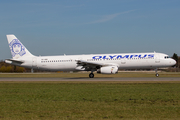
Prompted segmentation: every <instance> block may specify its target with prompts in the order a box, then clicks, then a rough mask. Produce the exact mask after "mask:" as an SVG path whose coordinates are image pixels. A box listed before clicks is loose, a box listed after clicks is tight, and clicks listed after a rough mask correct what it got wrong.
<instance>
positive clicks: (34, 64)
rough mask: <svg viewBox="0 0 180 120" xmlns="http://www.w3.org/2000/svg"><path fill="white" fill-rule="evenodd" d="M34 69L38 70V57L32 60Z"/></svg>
mask: <svg viewBox="0 0 180 120" xmlns="http://www.w3.org/2000/svg"><path fill="white" fill-rule="evenodd" d="M32 68H37V58H36V57H34V58H33V59H32Z"/></svg>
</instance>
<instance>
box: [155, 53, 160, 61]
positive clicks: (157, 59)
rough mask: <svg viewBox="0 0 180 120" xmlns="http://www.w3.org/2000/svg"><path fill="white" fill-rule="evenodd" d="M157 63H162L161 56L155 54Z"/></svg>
mask: <svg viewBox="0 0 180 120" xmlns="http://www.w3.org/2000/svg"><path fill="white" fill-rule="evenodd" d="M155 63H160V55H159V54H155Z"/></svg>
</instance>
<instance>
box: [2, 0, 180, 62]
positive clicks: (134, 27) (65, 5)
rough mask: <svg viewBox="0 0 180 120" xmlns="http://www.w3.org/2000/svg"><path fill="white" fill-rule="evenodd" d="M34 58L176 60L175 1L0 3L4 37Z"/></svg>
mask: <svg viewBox="0 0 180 120" xmlns="http://www.w3.org/2000/svg"><path fill="white" fill-rule="evenodd" d="M7 34H14V35H16V37H17V38H18V39H19V40H20V41H21V42H22V43H23V44H24V46H26V48H27V49H28V50H29V51H30V52H31V53H32V54H34V55H63V54H67V55H71V54H72V55H74V54H97V53H131V52H133V53H134V52H154V51H156V52H161V53H166V54H168V55H170V56H172V55H173V53H177V54H178V55H179V56H180V0H4V1H3V0H1V1H0V41H1V42H0V60H4V59H7V58H11V53H10V50H9V46H8V43H7V39H6V35H7Z"/></svg>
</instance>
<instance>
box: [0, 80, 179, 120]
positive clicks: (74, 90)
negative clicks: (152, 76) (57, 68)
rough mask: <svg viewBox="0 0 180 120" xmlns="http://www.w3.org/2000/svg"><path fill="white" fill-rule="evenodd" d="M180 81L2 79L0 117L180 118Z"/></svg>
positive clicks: (74, 119) (66, 118) (21, 118)
mask: <svg viewBox="0 0 180 120" xmlns="http://www.w3.org/2000/svg"><path fill="white" fill-rule="evenodd" d="M179 86H180V82H179V81H176V82H172V81H171V82H0V119H4V120H6V119H7V120H9V119H18V120H24V119H43V120H44V119H62V120H76V119H78V120H79V119H80V120H81V119H82V120H84V119H93V120H94V119H95V120H104V119H113V120H119V119H125V120H126V119H128V120H129V119H132V120H134V119H136V120H139V119H153V120H155V119H157V120H161V119H163V120H164V119H172V120H173V119H180V93H179V92H180V87H179Z"/></svg>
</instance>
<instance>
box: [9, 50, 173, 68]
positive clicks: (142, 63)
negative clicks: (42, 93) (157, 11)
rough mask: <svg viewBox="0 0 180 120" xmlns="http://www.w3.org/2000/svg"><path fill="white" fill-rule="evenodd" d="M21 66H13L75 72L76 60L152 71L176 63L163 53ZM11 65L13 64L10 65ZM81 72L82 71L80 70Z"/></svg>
mask: <svg viewBox="0 0 180 120" xmlns="http://www.w3.org/2000/svg"><path fill="white" fill-rule="evenodd" d="M21 60H22V61H24V62H23V63H22V64H19V63H16V62H15V63H14V64H15V65H19V66H23V67H28V68H34V69H41V70H52V71H76V70H80V69H77V67H78V65H77V60H83V61H86V62H88V63H95V64H105V65H111V64H112V65H115V66H118V69H154V68H160V67H169V66H172V65H174V64H175V63H176V62H175V61H174V60H173V59H171V58H168V55H166V54H163V53H127V54H93V55H67V56H66V55H65V56H39V57H36V56H34V57H25V58H23V57H22V58H21ZM11 64H13V63H11ZM82 70H83V69H82Z"/></svg>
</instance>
